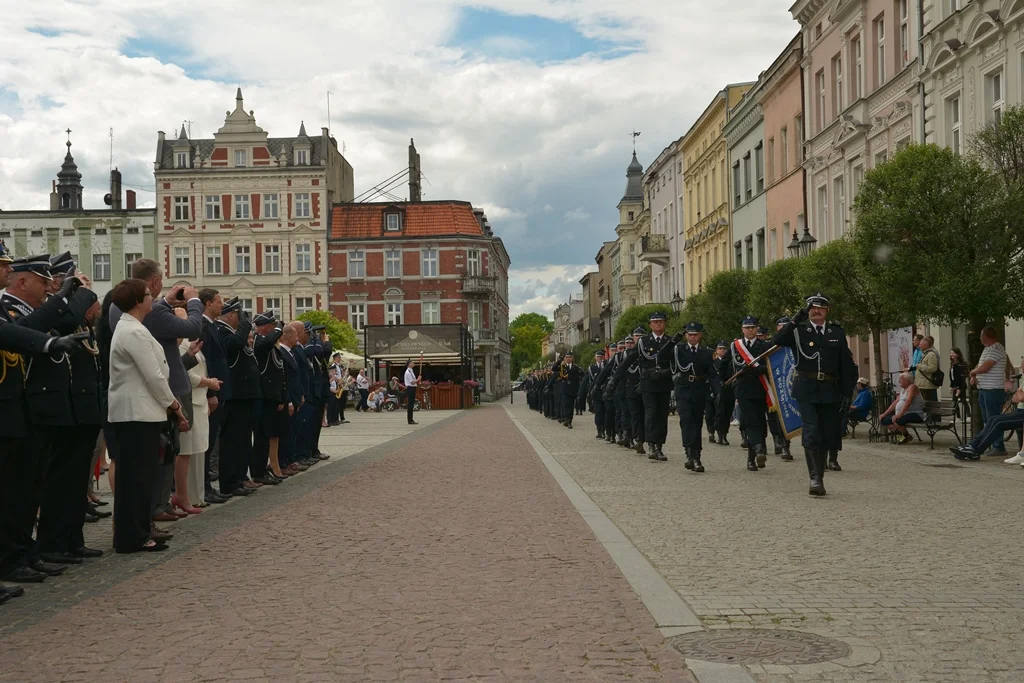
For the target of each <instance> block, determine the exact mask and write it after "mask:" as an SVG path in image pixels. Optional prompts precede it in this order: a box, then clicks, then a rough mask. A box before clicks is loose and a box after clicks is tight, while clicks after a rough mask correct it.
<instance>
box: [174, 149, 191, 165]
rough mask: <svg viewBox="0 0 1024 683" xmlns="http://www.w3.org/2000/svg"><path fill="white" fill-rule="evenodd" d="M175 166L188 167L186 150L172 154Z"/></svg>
mask: <svg viewBox="0 0 1024 683" xmlns="http://www.w3.org/2000/svg"><path fill="white" fill-rule="evenodd" d="M174 167H175V168H188V152H176V153H175V154H174Z"/></svg>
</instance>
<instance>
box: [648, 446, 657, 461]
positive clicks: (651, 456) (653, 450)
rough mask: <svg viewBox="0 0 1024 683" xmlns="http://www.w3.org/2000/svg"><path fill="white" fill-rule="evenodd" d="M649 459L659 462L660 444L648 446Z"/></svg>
mask: <svg viewBox="0 0 1024 683" xmlns="http://www.w3.org/2000/svg"><path fill="white" fill-rule="evenodd" d="M647 459H648V460H657V459H658V444H656V443H649V444H647Z"/></svg>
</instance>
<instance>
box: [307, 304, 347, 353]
mask: <svg viewBox="0 0 1024 683" xmlns="http://www.w3.org/2000/svg"><path fill="white" fill-rule="evenodd" d="M298 319H299V320H301V321H302V322H304V323H306V322H309V323H313V324H314V325H324V326H325V327H326V328H327V329H326V330H324V331H325V332H326V333H327V334H329V335H330V336H331V345H332V346H333V347H334V349H335V350H336V351H338V350H344V351H352V352H356V351H358V350H359V338H358V337H357V336H356V331H355V330H353V329H352V326H351V325H349V324H348V323H347V322H346V321H344V320H338V319H337V318H335V317H334V316H333V315H331V314H330V313H329V312H328V311H309V312H307V313H303V314H302V315H300V316H299V317H298Z"/></svg>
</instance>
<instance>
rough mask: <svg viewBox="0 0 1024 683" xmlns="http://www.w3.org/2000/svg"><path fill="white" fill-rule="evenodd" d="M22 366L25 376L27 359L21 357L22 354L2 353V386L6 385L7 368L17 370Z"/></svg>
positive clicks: (0, 360) (0, 380) (0, 356)
mask: <svg viewBox="0 0 1024 683" xmlns="http://www.w3.org/2000/svg"><path fill="white" fill-rule="evenodd" d="M19 365H20V366H21V374H22V376H23V377H24V375H25V359H24V358H22V357H21V354H17V353H12V352H11V351H0V384H3V383H4V380H5V379H7V368H15V367H18V366H19Z"/></svg>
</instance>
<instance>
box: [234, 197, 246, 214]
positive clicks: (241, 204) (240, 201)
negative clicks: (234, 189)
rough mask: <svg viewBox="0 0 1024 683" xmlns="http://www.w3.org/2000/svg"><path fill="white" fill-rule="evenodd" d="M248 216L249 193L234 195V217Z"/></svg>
mask: <svg viewBox="0 0 1024 683" xmlns="http://www.w3.org/2000/svg"><path fill="white" fill-rule="evenodd" d="M248 217H249V195H247V194H236V195H235V218H236V219H238V218H248Z"/></svg>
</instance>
